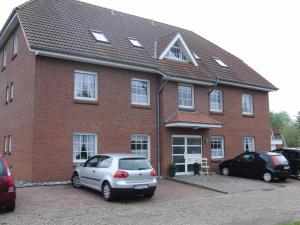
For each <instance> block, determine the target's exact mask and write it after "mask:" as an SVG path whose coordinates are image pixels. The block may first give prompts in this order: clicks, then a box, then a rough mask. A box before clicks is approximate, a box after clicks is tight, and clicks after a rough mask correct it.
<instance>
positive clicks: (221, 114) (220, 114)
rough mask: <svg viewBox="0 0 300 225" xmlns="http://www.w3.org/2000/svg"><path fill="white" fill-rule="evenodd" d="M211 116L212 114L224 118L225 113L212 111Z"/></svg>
mask: <svg viewBox="0 0 300 225" xmlns="http://www.w3.org/2000/svg"><path fill="white" fill-rule="evenodd" d="M209 114H211V115H218V116H224V112H215V111H210V112H209Z"/></svg>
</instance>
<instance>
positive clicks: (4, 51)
mask: <svg viewBox="0 0 300 225" xmlns="http://www.w3.org/2000/svg"><path fill="white" fill-rule="evenodd" d="M6 66H7V52H6V47H4V48H3V50H2V69H4V68H6Z"/></svg>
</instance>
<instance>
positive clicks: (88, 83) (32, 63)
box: [0, 0, 276, 181]
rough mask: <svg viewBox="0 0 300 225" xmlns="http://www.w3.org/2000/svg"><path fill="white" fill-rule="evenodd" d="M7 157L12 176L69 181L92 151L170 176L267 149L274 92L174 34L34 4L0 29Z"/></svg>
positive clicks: (205, 47) (233, 63) (214, 52)
mask: <svg viewBox="0 0 300 225" xmlns="http://www.w3.org/2000/svg"><path fill="white" fill-rule="evenodd" d="M0 51H1V56H0V63H1V65H0V66H2V67H1V71H0V99H1V104H0V137H1V139H0V140H2V141H3V142H2V143H3V144H2V145H1V146H2V147H1V154H2V155H4V157H5V158H7V159H8V160H9V162H11V163H12V164H13V169H12V170H13V173H14V175H15V176H16V177H18V178H22V179H25V180H30V181H58V180H68V179H70V176H71V175H72V172H73V167H74V165H75V164H77V163H80V162H83V161H84V160H85V159H87V158H88V157H90V156H92V155H94V154H96V153H104V152H133V153H137V154H140V155H144V156H146V157H148V158H149V160H150V161H151V163H152V165H153V166H154V167H155V168H157V169H158V170H159V172H161V174H162V175H166V174H167V170H168V165H169V163H171V162H174V163H176V164H177V172H178V174H188V173H189V172H190V171H191V165H192V163H193V162H195V160H197V159H200V158H201V157H205V158H208V161H209V165H210V167H211V168H212V169H214V168H217V165H218V163H219V162H220V161H222V160H224V159H228V158H231V157H233V156H235V155H237V154H239V153H242V152H243V151H245V150H249V151H255V150H257V151H259V150H269V149H270V136H271V127H270V124H269V119H268V113H269V106H268V105H269V104H268V92H269V91H274V90H276V87H275V86H273V85H272V84H271V83H269V82H268V81H267V80H266V79H264V78H263V77H262V76H260V75H259V74H258V73H257V72H255V71H254V70H253V69H251V68H250V67H249V66H248V65H246V64H245V63H244V62H243V61H242V60H240V59H238V58H237V57H235V56H233V55H232V54H230V53H228V52H226V51H225V50H223V49H221V48H220V47H218V46H216V45H214V44H212V43H211V42H209V41H207V40H206V39H204V38H202V37H200V36H199V35H197V34H195V33H193V32H191V31H188V30H185V29H181V28H178V27H174V26H170V25H167V24H163V23H159V22H156V21H152V20H147V19H144V18H140V17H136V16H132V15H128V14H124V13H121V12H117V11H114V10H110V9H105V8H102V7H98V6H94V5H90V4H87V3H83V2H79V1H75V0H56V1H48V0H33V1H29V2H27V3H25V4H23V5H21V6H19V7H17V8H15V9H14V10H13V11H12V13H11V15H10V16H9V18H8V19H7V22H6V23H5V25H4V27H3V28H2V30H1V33H0Z"/></svg>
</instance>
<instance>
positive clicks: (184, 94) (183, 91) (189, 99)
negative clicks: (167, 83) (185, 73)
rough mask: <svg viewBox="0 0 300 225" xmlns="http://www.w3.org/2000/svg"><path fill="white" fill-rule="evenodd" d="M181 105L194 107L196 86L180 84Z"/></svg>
mask: <svg viewBox="0 0 300 225" xmlns="http://www.w3.org/2000/svg"><path fill="white" fill-rule="evenodd" d="M178 92H179V107H180V108H190V109H192V108H194V87H193V85H187V84H179V85H178Z"/></svg>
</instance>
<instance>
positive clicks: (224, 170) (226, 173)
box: [221, 167, 230, 176]
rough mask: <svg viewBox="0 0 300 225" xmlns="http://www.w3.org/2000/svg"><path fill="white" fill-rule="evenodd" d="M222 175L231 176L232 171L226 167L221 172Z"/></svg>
mask: <svg viewBox="0 0 300 225" xmlns="http://www.w3.org/2000/svg"><path fill="white" fill-rule="evenodd" d="M221 173H222V175H224V176H229V174H230V171H229V168H228V167H224V168H223V169H222V171H221Z"/></svg>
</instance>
